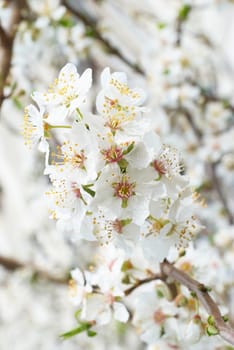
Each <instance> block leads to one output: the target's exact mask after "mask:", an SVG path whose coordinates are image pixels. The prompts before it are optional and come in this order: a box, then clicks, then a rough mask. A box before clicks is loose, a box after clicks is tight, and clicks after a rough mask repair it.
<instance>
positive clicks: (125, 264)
mask: <svg viewBox="0 0 234 350" xmlns="http://www.w3.org/2000/svg"><path fill="white" fill-rule="evenodd" d="M132 268H133V265H132V263H131V261H130V260H125V261H124V262H123V264H122V267H121V271H122V272H126V271H127V270H130V269H132Z"/></svg>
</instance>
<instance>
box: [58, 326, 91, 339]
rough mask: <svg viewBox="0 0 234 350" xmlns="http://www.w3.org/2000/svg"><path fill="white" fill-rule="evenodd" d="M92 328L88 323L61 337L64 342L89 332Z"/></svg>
mask: <svg viewBox="0 0 234 350" xmlns="http://www.w3.org/2000/svg"><path fill="white" fill-rule="evenodd" d="M90 327H91V326H90V325H89V324H87V323H84V324H81V325H80V326H79V327H77V328H74V329H72V330H71V331H69V332H66V333H63V334H61V335H60V337H62V338H63V339H64V340H65V339H69V338H71V337H74V336H75V335H77V334H79V333H82V332H84V331H87V330H88V329H89V328H90Z"/></svg>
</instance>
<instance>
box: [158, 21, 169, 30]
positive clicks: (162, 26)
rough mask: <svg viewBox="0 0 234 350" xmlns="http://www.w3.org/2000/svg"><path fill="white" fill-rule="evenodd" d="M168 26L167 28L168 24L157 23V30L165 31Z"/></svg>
mask: <svg viewBox="0 0 234 350" xmlns="http://www.w3.org/2000/svg"><path fill="white" fill-rule="evenodd" d="M166 26H167V25H166V23H164V22H159V23H157V28H158V29H164V28H165V27H166Z"/></svg>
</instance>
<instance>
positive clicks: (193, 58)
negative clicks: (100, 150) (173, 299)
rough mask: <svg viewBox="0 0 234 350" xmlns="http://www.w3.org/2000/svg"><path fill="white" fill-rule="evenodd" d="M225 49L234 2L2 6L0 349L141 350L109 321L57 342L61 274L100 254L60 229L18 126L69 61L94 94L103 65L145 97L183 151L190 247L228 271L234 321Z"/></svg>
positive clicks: (231, 104) (167, 137)
mask: <svg viewBox="0 0 234 350" xmlns="http://www.w3.org/2000/svg"><path fill="white" fill-rule="evenodd" d="M233 47H234V2H233V1H228V0H223V1H221V0H190V1H183V0H157V1H156V0H144V1H138V0H73V1H72V0H70V1H69V0H61V1H59V0H18V1H17V0H5V1H4V0H0V116H1V118H0V349H1V350H16V349H17V350H33V349H37V350H55V349H56V350H57V349H58V350H60V349H69V350H73V349H76V350H78V349H84V348H85V349H100V350H104V349H116V350H117V349H124V348H127V347H129V346H132V347H133V348H134V349H144V345H143V344H140V343H139V340H138V338H137V336H136V335H135V333H134V332H133V331H132V329H131V328H127V329H124V330H123V329H122V328H121V327H120V326H119V325H118V324H116V323H113V325H111V326H110V329H109V330H107V329H104V330H103V332H102V333H101V334H99V335H98V336H97V337H95V339H92V338H91V339H89V338H87V336H86V335H80V336H79V337H76V338H74V339H71V340H69V341H67V342H66V341H62V340H61V339H60V338H59V334H61V333H63V332H64V331H66V330H69V329H70V328H71V327H73V326H74V317H73V314H74V309H73V307H72V305H70V303H69V295H68V294H69V292H68V283H67V282H68V276H69V271H70V270H71V269H72V268H74V267H76V266H79V267H81V268H82V267H83V268H84V267H85V266H86V265H87V264H88V263H89V262H90V259H91V257H92V255H93V254H94V251H95V249H96V247H95V246H94V245H92V244H87V243H83V242H77V243H76V244H74V243H71V241H70V239H69V237H67V236H66V235H63V234H61V233H60V232H57V231H56V225H55V222H53V221H52V220H50V219H49V215H48V210H47V207H46V205H45V196H44V192H45V191H46V189H47V188H48V185H49V183H48V179H47V177H46V176H43V170H44V158H43V155H42V154H41V153H40V152H38V151H36V150H28V149H27V148H26V147H25V145H24V140H23V136H22V125H23V114H24V107H25V106H26V105H27V104H29V103H31V100H30V95H31V93H32V92H33V91H34V90H37V91H45V90H46V89H47V87H48V85H49V84H50V83H51V82H52V81H53V80H54V78H55V77H56V76H57V74H58V72H59V70H60V69H61V68H62V66H63V65H64V64H66V63H67V62H72V63H74V64H76V66H77V68H78V71H79V72H80V73H82V72H83V71H84V70H85V69H86V68H88V67H91V68H92V69H93V79H94V91H98V87H99V86H100V82H99V76H100V73H101V71H102V70H103V68H104V67H106V66H109V67H110V68H111V70H112V71H124V72H126V73H127V75H128V77H129V81H130V86H132V87H141V88H143V89H144V90H145V91H146V93H147V101H146V105H147V107H149V109H150V115H151V117H152V119H153V121H154V125H155V131H157V132H158V133H159V134H160V135H161V136H162V138H163V140H164V141H165V142H167V143H169V144H171V145H173V146H175V147H176V148H177V149H178V150H179V151H180V153H181V154H182V157H183V160H184V171H185V173H186V174H188V175H189V176H190V178H191V184H192V187H193V188H194V190H195V191H196V192H197V196H198V201H199V202H200V207H199V210H198V212H197V216H198V217H199V218H200V220H201V222H202V224H203V225H204V227H205V228H204V229H203V230H202V232H201V233H200V234H199V237H197V240H198V243H197V244H198V246H199V240H202V241H206V242H209V244H212V246H213V247H214V249H215V250H217V252H218V254H220V256H221V257H222V262H223V265H224V267H225V271H228V273H229V275H228V276H229V277H230V278H229V281H228V283H227V282H225V288H221V289H222V293H221V292H220V293H221V294H222V298H223V300H225V302H226V303H227V305H229V309H230V312H231V315H232V317H234V308H233V306H232V305H233V303H232V301H233V297H234V293H233V285H234V273H233V269H234V267H233V266H234V245H233V238H234V228H233V225H234V186H233V185H234V175H233V174H234V128H233V126H234V94H233V93H234V84H233V82H234V49H233ZM90 108H92V110H93V111H95V96H93V105H92V106H90ZM207 244H208V243H207ZM204 254H205V253H204ZM216 278H217V276H216ZM219 282H220V281H219ZM220 283H221V282H220ZM223 283H224V282H223ZM211 349H214V347H213V348H211ZM219 349H221V348H219ZM222 349H226V348H222Z"/></svg>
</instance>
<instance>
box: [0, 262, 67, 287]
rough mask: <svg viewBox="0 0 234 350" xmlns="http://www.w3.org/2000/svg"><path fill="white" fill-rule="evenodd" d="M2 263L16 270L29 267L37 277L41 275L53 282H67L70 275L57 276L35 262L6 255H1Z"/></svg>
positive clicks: (9, 268)
mask: <svg viewBox="0 0 234 350" xmlns="http://www.w3.org/2000/svg"><path fill="white" fill-rule="evenodd" d="M0 265H1V266H3V267H4V268H5V269H7V270H8V271H15V270H18V269H29V270H31V271H32V273H33V275H34V276H35V277H39V278H40V279H44V280H47V281H50V282H53V283H58V284H66V283H67V282H68V277H65V276H64V277H59V276H55V275H52V274H51V273H49V272H48V271H45V270H42V269H40V268H38V267H36V266H35V265H33V264H29V263H24V262H22V261H18V260H15V259H12V258H8V257H5V256H0Z"/></svg>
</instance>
